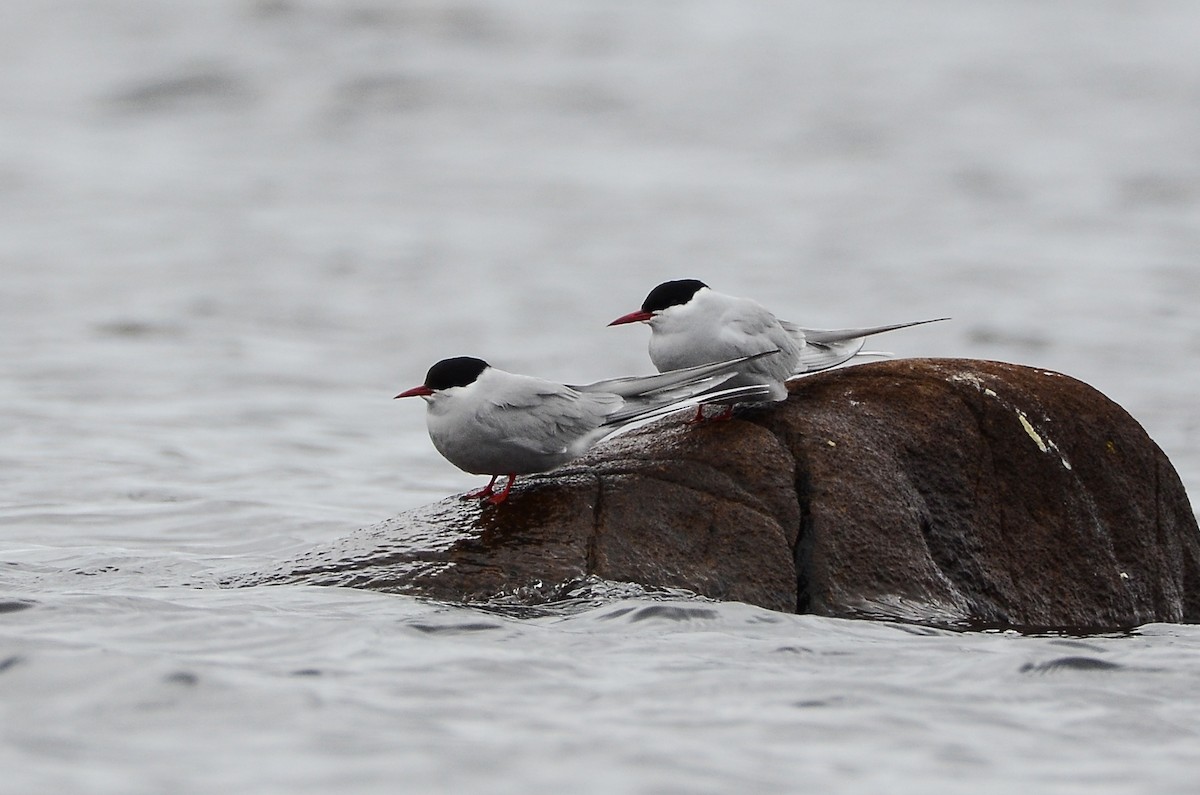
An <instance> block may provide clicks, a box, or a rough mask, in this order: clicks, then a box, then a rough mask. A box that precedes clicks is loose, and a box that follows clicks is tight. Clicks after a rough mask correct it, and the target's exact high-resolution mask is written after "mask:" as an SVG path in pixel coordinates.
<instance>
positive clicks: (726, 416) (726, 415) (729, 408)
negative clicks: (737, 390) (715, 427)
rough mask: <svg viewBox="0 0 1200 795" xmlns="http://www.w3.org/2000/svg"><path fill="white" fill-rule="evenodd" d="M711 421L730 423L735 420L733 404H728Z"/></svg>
mask: <svg viewBox="0 0 1200 795" xmlns="http://www.w3.org/2000/svg"><path fill="white" fill-rule="evenodd" d="M711 419H712V421H713V422H728V421H729V420H731V419H733V404H732V403H726V404H725V405H724V406H723V407H722V408H721V410H720V411H719V412H717V413H716V414H714V415H713V416H712V418H711Z"/></svg>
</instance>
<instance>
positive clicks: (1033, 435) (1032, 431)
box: [1014, 409, 1071, 469]
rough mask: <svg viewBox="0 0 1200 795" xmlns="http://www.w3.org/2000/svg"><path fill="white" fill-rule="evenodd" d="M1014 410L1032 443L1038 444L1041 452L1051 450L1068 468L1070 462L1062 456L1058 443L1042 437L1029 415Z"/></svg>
mask: <svg viewBox="0 0 1200 795" xmlns="http://www.w3.org/2000/svg"><path fill="white" fill-rule="evenodd" d="M1014 411H1016V412H1017V419H1018V420H1019V421H1020V423H1021V427H1022V428H1024V429H1025V433H1026V434H1028V435H1029V438H1030V439H1033V443H1034V444H1036V445H1037V446H1038V449H1039V450H1041V451H1042V452H1043V453H1049V452H1053V453H1054V454H1055V455H1057V456H1058V460H1059V461H1062V465H1063V466H1064V467H1066V468H1067V469H1070V468H1071V462H1070V461H1068V460H1067V457H1066V456H1064V455H1063V454H1062V451H1061V450H1059V449H1058V445H1056V444H1055V443H1054V441H1053V440H1051V439H1049V438H1043V437H1042V434H1040V433H1038V431H1037V429H1036V428H1034V427H1033V423H1032V422H1030V421H1029V417H1028V416H1027V415H1026V414H1025V412H1023V411H1021V410H1020V409H1014Z"/></svg>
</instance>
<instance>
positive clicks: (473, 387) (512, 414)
mask: <svg viewBox="0 0 1200 795" xmlns="http://www.w3.org/2000/svg"><path fill="white" fill-rule="evenodd" d="M775 353H777V351H774V350H772V351H764V352H761V353H756V354H754V355H748V356H738V357H734V358H732V359H730V360H728V361H720V362H715V363H712V362H705V363H703V364H701V365H698V366H695V367H686V368H681V369H675V370H668V371H666V372H662V373H659V374H658V375H646V376H631V377H627V378H611V379H607V380H604V381H597V382H596V383H594V384H586V385H583V386H570V385H567V384H559V383H555V382H553V381H546V380H544V379H541V378H534V377H532V376H527V375H517V374H515V373H509V372H505V371H504V370H500V369H498V368H495V367H492V366H491V365H489V364H488V363H487V362H485V361H484V360H482V359H476V358H474V357H470V356H457V357H454V358H452V359H443V360H442V361H440V362H438V363H437V364H435V365H433V367H430V368H429V372H428V373H427V374H426V376H425V382H424V383H423V384H421V385H420V386H416V387H413V388H412V389H408V390H405V391H404V392H401V393H400V394H399V395H396V397H397V398H404V397H420V398H423V399H424V400H425V403H426V414H425V421H426V425H427V427H428V429H429V438H430V440H431V441H432V442H433V446H434V447H436V448H437V450H438V452H439V453H441V454H442V456H443V457H445V458H446V460H447V461H449V462H450V463H451V464H454V465H455V466H456V467H458V468H459V469H461V470H463V471H465V472H470V473H472V474H476V475H491V476H492V479H491V481H490V482H489V483H488V484H487V486H485V487H484V488H482V489H479V490H478V491H474V492H471V493H469V494H466V495H464V499H466V498H480V499H487V500H488V501H489V502H491V503H493V504H498V503H501V502H504V501H505V500H506V499H507V498H508V494H509V491H510V490H511V489H512V485H513V481H514V480H515V479H516V477H517V475H527V474H532V473H534V472H546V471H548V470H551V469H554V468H555V467H558V466H561V465H563V464H565V463H567V462H568V461H570V460H572V459H574V458H577V457H579V456H581V455H583V454H584V453H585V452H587V450H588V449H589V448H591V447H592V446H593V445H594V444H596V442H598V441H600V440H601V439H603V438H604V437H605V436H608V435H609V434H612V433H616V432H617V431H620V430H622V429H624V428H627V427H629V426H631V425H633V424H635V423H638V422H642V421H644V420H648V419H651V418H653V417H657V416H660V415H663V414H667V413H669V412H672V411H675V410H677V409H680V408H684V407H689V406H695V405H698V404H699V402H700V400H701V399H703V400H708V399H722V398H733V397H742V398H745V399H762V398H764V397H765V396H766V395H767V393H768V391H769V390H768V389H767V388H766V387H764V386H762V385H758V384H754V383H749V382H746V379H745V378H744V377H743V376H741V375H739V374H740V373H741V372H742V370H743V369H744V368H745V367H746V366H747V365H749V364H750V363H752V362H754V361H756V360H758V359H760V358H765V357H767V356H770V355H773V354H775ZM735 376H736V377H739V378H740V379H741V380H740V382H739V384H738V385H737V386H736V387H734V388H731V389H718V390H717V391H716V392H712V391H711V390H713V389H714V388H718V387H720V386H721V385H722V383H723V382H724V381H727V380H729V379H731V378H734V377H735ZM705 392H707V393H708V394H706V395H705V396H704V397H703V398H699V397H697V396H698V395H700V393H705ZM501 476H507V478H508V482H507V484H506V485H505V486H504V488H503V489H501V490H500V491H496V490H495V488H494V487H495V485H496V481H497V479H499V478H500V477H501Z"/></svg>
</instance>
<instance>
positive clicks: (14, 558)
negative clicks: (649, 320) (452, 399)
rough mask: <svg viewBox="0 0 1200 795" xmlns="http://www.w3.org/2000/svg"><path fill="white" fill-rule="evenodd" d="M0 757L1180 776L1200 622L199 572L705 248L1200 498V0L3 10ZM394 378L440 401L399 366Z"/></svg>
mask: <svg viewBox="0 0 1200 795" xmlns="http://www.w3.org/2000/svg"><path fill="white" fill-rule="evenodd" d="M0 20H2V21H3V24H0V440H2V442H3V443H2V444H0V481H2V482H3V487H2V489H0V771H2V774H0V792H4V793H9V792H11V793H61V792H76V793H160V792H171V793H217V792H222V793H224V792H281V793H282V792H288V793H297V792H311V793H324V792H331V791H338V792H354V793H357V792H413V793H425V792H429V793H442V792H445V793H451V792H453V793H461V792H489V793H491V792H495V793H509V792H511V793H531V792H541V791H570V792H597V793H600V792H604V793H610V792H644V793H696V792H699V793H703V792H714V793H716V792H731V793H732V792H879V791H887V792H914V793H928V792H962V791H974V792H997V793H1001V792H1014V791H1023V792H1085V791H1086V792H1089V793H1096V792H1112V793H1117V792H1121V793H1127V792H1155V793H1170V792H1179V793H1184V792H1193V791H1195V781H1196V771H1197V769H1200V663H1198V662H1197V661H1198V660H1200V656H1198V655H1200V630H1198V629H1197V628H1196V627H1192V626H1171V625H1152V626H1146V627H1141V628H1138V629H1136V630H1134V631H1132V632H1129V633H1126V634H1114V635H1109V636H1101V637H1069V636H1055V635H1043V636H1022V635H1017V634H1014V633H990V632H976V633H956V632H949V631H942V630H932V629H921V628H915V627H909V626H903V625H895V624H887V623H870V622H851V621H838V620H829V619H822V618H816V617H812V616H790V615H780V614H774V613H770V612H768V611H764V610H759V609H756V608H751V607H748V606H745V605H741V604H732V603H731V604H712V603H708V602H704V601H699V600H689V599H687V598H686V597H684V596H681V595H676V596H674V597H671V598H658V599H656V598H651V597H649V596H647V595H643V594H638V593H636V592H633V591H630V592H625V591H622V590H621V589H620V588H615V589H614V591H613V592H612V595H611V598H610V599H608V600H598V601H596V602H595V603H590V604H584V605H574V606H573V607H572V608H571V609H563V610H561V611H557V612H555V611H553V610H550V611H545V612H542V613H540V614H538V615H536V616H531V617H518V616H514V615H506V614H495V613H485V612H481V611H478V610H474V609H468V608H464V607H461V606H454V605H443V604H435V603H429V602H423V601H418V600H413V599H409V598H402V597H396V596H388V595H381V594H374V593H367V592H357V591H351V590H345V589H337V588H314V587H291V586H278V587H255V588H242V589H221V588H217V587H214V586H215V584H216V583H217V582H219V581H221V580H222V579H223V578H226V577H228V576H230V575H233V574H236V573H239V572H246V571H254V570H255V569H257V568H263V569H265V568H270V567H271V566H273V565H275V564H277V563H278V562H279V561H282V560H285V559H287V558H289V557H292V556H295V555H298V554H299V553H301V552H303V551H304V550H306V549H309V548H311V547H312V546H314V545H317V544H322V543H327V542H330V541H332V540H334V539H337V538H340V537H342V536H344V535H347V534H348V533H350V532H352V531H353V530H355V529H356V528H359V527H362V526H365V525H368V524H371V523H374V522H376V521H378V520H380V519H383V518H386V517H388V516H391V515H393V514H395V513H397V512H398V511H400V510H403V509H406V508H411V507H414V506H418V505H422V504H425V503H428V502H431V501H433V500H436V499H440V498H441V497H443V496H445V495H447V494H451V493H454V492H457V491H462V490H465V489H467V488H470V487H473V486H477V485H480V483H479V480H478V479H477V478H473V477H470V476H467V475H464V474H463V473H460V472H458V471H456V470H455V469H453V467H451V466H450V465H449V464H447V463H446V462H444V461H443V460H442V459H441V458H439V457H438V456H437V454H436V452H435V451H434V450H433V449H432V447H431V445H430V444H429V442H428V439H427V438H426V436H425V431H424V421H423V414H422V410H421V406H420V405H419V403H418V402H417V401H411V402H409V401H402V402H393V401H392V400H391V396H392V395H394V394H396V393H397V392H399V391H400V390H401V389H404V388H407V387H410V386H413V385H415V384H417V383H419V382H420V381H421V380H422V378H423V376H424V372H425V369H426V368H427V367H428V366H429V364H431V363H432V362H433V361H435V360H437V359H439V358H442V357H444V356H451V355H460V354H469V355H476V356H482V357H484V358H486V359H488V360H490V361H492V362H493V363H495V364H497V365H499V366H502V367H504V368H505V369H509V370H513V371H517V372H528V373H535V374H539V375H543V376H547V377H551V378H557V379H560V380H565V381H576V382H578V381H588V380H595V379H599V378H603V377H608V376H614V375H623V374H632V373H639V372H647V371H649V369H650V364H649V361H648V359H647V356H646V352H645V342H646V339H645V337H646V332H645V330H644V329H642V328H630V327H620V328H612V329H609V328H606V327H605V324H606V323H607V322H608V321H610V320H612V319H613V318H615V317H617V316H618V315H621V314H624V313H626V312H628V311H630V310H632V309H635V308H637V306H638V305H639V304H640V303H641V300H642V298H643V297H644V295H645V293H646V292H647V291H648V290H649V289H650V288H651V287H652V286H653V285H654V284H656V283H657V282H658V281H661V280H663V279H666V278H677V277H696V278H701V279H704V280H706V281H708V282H709V283H710V284H712V285H713V286H714V287H716V288H718V289H721V290H724V291H726V292H731V293H735V294H742V295H748V296H751V297H755V298H757V299H759V300H761V301H763V302H764V303H766V304H768V305H769V306H770V307H771V308H773V309H774V310H775V311H777V312H778V313H779V314H780V315H781V316H784V317H786V318H788V319H791V320H795V321H798V322H801V323H803V324H804V325H808V326H817V327H822V326H825V327H832V326H839V325H867V324H875V323H888V322H898V321H905V320H916V319H922V318H926V317H940V316H945V315H949V316H951V317H953V318H954V320H953V321H952V322H950V323H942V324H935V325H932V326H926V327H920V328H915V329H911V330H906V331H902V332H898V333H895V334H892V335H888V336H886V337H883V338H880V339H879V340H878V341H877V342H875V343H873V347H876V348H880V349H883V350H887V351H891V352H893V353H895V354H896V355H900V356H964V357H975V358H996V359H1002V360H1006V361H1012V362H1018V363H1023V364H1030V365H1035V366H1038V367H1044V368H1049V369H1055V370H1059V371H1062V372H1066V373H1068V374H1070V375H1073V376H1076V377H1078V378H1081V379H1083V380H1085V381H1087V382H1089V383H1091V384H1092V385H1094V386H1095V387H1097V388H1098V389H1100V390H1101V391H1103V392H1104V393H1106V394H1107V395H1109V396H1110V397H1112V398H1113V399H1114V400H1116V401H1117V402H1119V403H1121V404H1122V405H1123V406H1125V407H1126V408H1127V409H1128V410H1129V411H1130V412H1131V413H1132V414H1133V415H1134V416H1135V417H1136V418H1137V419H1138V420H1139V421H1141V422H1142V423H1143V425H1144V426H1145V427H1146V429H1147V430H1148V431H1149V433H1150V434H1151V436H1152V437H1154V438H1155V439H1156V440H1157V442H1158V443H1159V444H1160V445H1161V446H1162V447H1163V449H1164V450H1165V451H1166V452H1167V454H1168V455H1169V456H1170V457H1171V459H1172V460H1173V461H1174V463H1175V465H1176V466H1177V468H1178V469H1179V471H1180V474H1181V475H1182V477H1183V480H1184V483H1185V484H1186V486H1187V487H1188V489H1189V491H1190V492H1191V493H1192V494H1195V493H1197V487H1198V486H1200V407H1198V401H1197V399H1196V395H1197V391H1198V386H1200V374H1198V373H1197V368H1196V366H1195V363H1196V361H1197V355H1198V354H1200V315H1198V314H1197V313H1196V311H1195V305H1196V303H1197V301H1198V300H1200V46H1198V44H1200V36H1198V34H1197V31H1200V5H1197V4H1195V3H1193V2H1188V1H1185V0H1179V1H1178V2H1169V1H1165V0H1164V1H1163V2H1155V1H1153V0H1152V1H1151V2H1147V3H1137V4H1134V3H1114V2H1059V3H1052V4H1047V3H1028V2H1012V3H988V2H982V0H970V1H968V2H945V1H942V2H934V1H932V0H916V1H915V2H908V3H884V2H868V1H866V0H863V1H862V2H848V3H832V2H797V3H785V2H761V3H757V2H756V3H741V2H733V1H732V0H725V1H718V0H708V1H705V0H698V1H697V2H649V3H633V2H621V1H617V2H606V3H588V2H582V0H566V1H565V2H564V1H562V0H513V1H512V2H499V3H473V2H462V1H461V0H445V1H435V0H426V1H425V2H383V1H382V0H339V1H337V2H335V1H334V0H175V1H174V2H153V1H151V0H99V1H97V2H84V1H83V0H43V1H42V2H37V3H32V2H29V3H15V4H14V3H10V4H8V5H7V6H6V7H5V8H4V10H3V11H2V12H0ZM413 404H416V405H413Z"/></svg>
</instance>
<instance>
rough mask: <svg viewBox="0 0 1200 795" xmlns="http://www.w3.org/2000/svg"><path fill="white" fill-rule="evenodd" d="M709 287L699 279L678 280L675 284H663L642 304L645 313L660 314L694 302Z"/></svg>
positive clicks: (651, 292) (652, 291)
mask: <svg viewBox="0 0 1200 795" xmlns="http://www.w3.org/2000/svg"><path fill="white" fill-rule="evenodd" d="M707 286H708V285H707V284H705V283H704V282H702V281H700V280H699V279H676V280H675V281H673V282H663V283H662V284H660V285H658V286H657V287H655V288H654V289H653V290H651V291H650V294H649V295H647V296H646V300H645V301H643V302H642V311H643V312H659V311H661V310H663V309H666V308H667V307H669V306H682V305H683V304H686V303H687V302H688V301H690V300H692V296H693V295H695V294H696V293H697V292H698V291H699V290H701V289H703V288H705V287H707Z"/></svg>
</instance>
